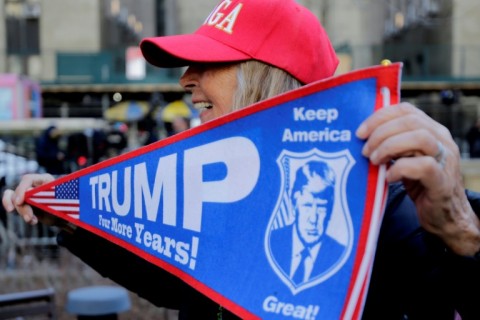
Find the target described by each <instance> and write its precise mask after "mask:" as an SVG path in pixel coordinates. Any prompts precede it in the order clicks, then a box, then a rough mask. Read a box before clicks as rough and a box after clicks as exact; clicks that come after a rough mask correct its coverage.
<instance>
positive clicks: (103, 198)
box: [27, 63, 401, 320]
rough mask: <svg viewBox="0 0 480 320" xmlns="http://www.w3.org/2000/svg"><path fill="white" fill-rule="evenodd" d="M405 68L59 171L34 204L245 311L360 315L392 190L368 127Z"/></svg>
mask: <svg viewBox="0 0 480 320" xmlns="http://www.w3.org/2000/svg"><path fill="white" fill-rule="evenodd" d="M400 74H401V64H398V63H396V64H391V65H389V66H376V67H371V68H366V69H362V70H358V71H354V72H350V73H348V74H345V75H341V76H337V77H334V78H331V79H327V80H324V81H319V82H316V83H313V84H310V85H307V86H305V87H302V88H300V89H297V90H293V91H291V92H288V93H285V94H283V95H280V96H278V97H275V98H272V99H269V100H267V101H263V102H260V103H257V104H255V105H252V106H250V107H248V108H243V109H241V110H238V111H235V112H233V113H230V114H228V115H225V116H223V117H221V118H219V119H216V120H213V121H210V122H208V123H205V124H203V125H200V126H198V127H195V128H192V129H190V130H188V131H185V132H182V133H180V134H177V135H175V136H172V137H169V138H167V139H164V140H161V141H158V142H156V143H154V144H150V145H148V146H146V147H143V148H139V149H137V150H135V151H131V152H129V153H126V154H123V155H120V156H118V157H115V158H112V159H109V160H106V161H104V162H101V163H99V164H96V165H93V166H91V167H88V168H85V169H82V170H79V171H77V172H75V173H72V174H69V175H67V176H64V177H61V178H59V179H57V180H55V181H53V182H51V183H49V184H45V185H43V186H40V187H37V188H34V189H32V190H30V191H29V192H28V193H27V202H28V203H29V204H31V205H33V206H35V207H37V208H39V209H42V210H44V211H46V212H49V213H51V214H53V215H55V216H57V217H60V218H62V219H64V220H66V221H69V222H70V223H72V224H75V225H77V226H79V227H82V228H84V229H87V230H89V231H91V232H93V233H95V234H98V235H100V236H101V237H104V238H106V239H108V240H109V241H111V242H113V243H115V244H117V245H120V246H122V247H124V248H127V249H128V250H130V251H131V252H133V253H134V254H136V255H138V256H140V257H142V258H144V259H145V260H147V261H149V262H150V263H152V264H155V265H156V266H158V267H159V268H162V269H165V270H167V271H168V272H170V273H171V274H172V275H174V276H177V277H179V278H181V279H183V280H184V281H185V282H186V283H188V284H189V285H191V286H192V287H194V288H196V289H197V290H199V291H200V292H202V293H203V294H205V295H206V296H208V297H210V298H211V299H213V300H214V301H216V302H218V303H219V304H221V305H222V306H224V307H225V308H227V309H229V310H231V311H232V312H234V313H235V314H237V315H238V316H239V317H241V318H247V319H284V318H285V319H288V318H295V319H327V320H328V319H359V318H361V314H362V310H363V305H364V301H365V296H366V293H367V291H368V283H369V280H370V273H371V269H372V264H373V257H374V254H375V248H376V241H377V237H378V231H379V227H380V223H381V219H382V215H383V210H384V206H385V201H386V200H385V199H386V192H387V188H386V182H385V176H384V175H385V168H384V167H383V166H380V167H378V166H373V165H371V164H370V162H369V161H368V159H366V158H365V157H363V156H362V154H361V150H362V147H363V144H364V142H363V141H361V140H359V139H358V138H356V136H355V130H356V129H357V128H358V126H359V125H360V123H361V122H362V121H363V120H365V119H366V118H367V117H368V116H370V115H371V114H372V113H373V112H375V111H376V110H377V109H380V108H383V107H385V106H388V105H391V104H395V103H398V101H399V91H400V89H399V87H400V85H399V83H400Z"/></svg>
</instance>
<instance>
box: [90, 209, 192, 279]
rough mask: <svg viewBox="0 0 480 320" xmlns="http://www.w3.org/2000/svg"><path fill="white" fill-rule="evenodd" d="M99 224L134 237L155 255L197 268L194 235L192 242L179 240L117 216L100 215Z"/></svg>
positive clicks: (112, 230) (120, 233) (139, 244)
mask: <svg viewBox="0 0 480 320" xmlns="http://www.w3.org/2000/svg"><path fill="white" fill-rule="evenodd" d="M98 224H99V226H100V227H102V228H103V229H106V230H110V231H111V232H113V233H115V234H117V235H119V236H123V237H126V238H128V239H133V240H134V241H135V243H136V244H137V245H138V246H140V247H143V248H145V249H146V250H147V251H150V252H151V251H153V252H154V253H155V256H158V255H161V256H163V257H165V258H168V259H174V260H175V261H176V262H178V263H180V264H182V265H187V264H188V267H189V268H190V269H192V270H194V269H195V263H196V258H197V252H198V242H199V240H198V237H192V240H191V242H185V241H179V240H178V239H174V238H171V237H168V236H162V235H160V234H159V233H156V232H150V231H148V230H146V229H145V225H144V224H142V223H137V222H136V223H134V228H132V226H131V225H129V224H126V223H122V222H120V221H119V219H118V218H117V217H110V219H108V218H105V217H103V216H102V215H99V216H98Z"/></svg>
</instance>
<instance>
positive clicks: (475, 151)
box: [465, 118, 480, 158]
mask: <svg viewBox="0 0 480 320" xmlns="http://www.w3.org/2000/svg"><path fill="white" fill-rule="evenodd" d="M465 138H466V139H467V142H468V147H469V149H468V150H469V153H470V158H480V118H478V119H477V121H475V123H474V124H473V126H472V127H471V128H470V129H469V130H468V132H467V135H466V137H465Z"/></svg>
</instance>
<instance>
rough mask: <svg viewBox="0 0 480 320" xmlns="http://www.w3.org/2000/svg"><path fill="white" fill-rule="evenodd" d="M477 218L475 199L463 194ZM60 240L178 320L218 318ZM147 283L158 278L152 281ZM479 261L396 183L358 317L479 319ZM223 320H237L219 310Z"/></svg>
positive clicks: (82, 234)
mask: <svg viewBox="0 0 480 320" xmlns="http://www.w3.org/2000/svg"><path fill="white" fill-rule="evenodd" d="M467 195H468V198H469V200H470V203H471V204H472V206H473V208H474V210H475V212H477V214H478V213H480V194H478V193H473V192H467ZM58 240H59V243H60V244H61V245H63V246H65V247H67V248H68V249H69V250H70V251H71V252H72V253H73V254H75V255H77V256H78V257H80V258H81V259H83V260H84V261H85V262H86V263H87V264H89V265H90V266H92V267H93V268H94V269H96V270H97V271H98V272H100V273H101V274H102V275H103V276H105V277H108V278H111V279H112V280H114V281H116V282H117V283H119V284H120V285H122V286H124V287H125V288H127V289H128V290H130V291H132V292H135V293H137V294H138V295H139V296H141V297H143V298H145V299H147V300H149V301H150V302H152V303H153V304H155V305H157V306H163V307H167V308H171V309H178V310H180V319H217V318H218V316H217V313H218V311H219V306H218V304H216V303H214V302H213V301H211V300H209V299H208V298H206V297H205V296H203V295H202V294H200V293H198V292H197V291H195V290H194V289H192V288H191V287H189V286H188V285H186V284H185V283H184V282H183V281H182V280H180V279H178V278H175V277H173V276H171V275H169V274H168V273H167V272H166V271H163V270H161V269H159V268H158V267H156V266H154V265H152V264H150V263H148V262H146V261H145V260H143V259H141V258H139V257H137V256H135V255H133V254H132V253H129V252H128V251H126V250H125V249H123V248H121V247H118V246H116V245H113V244H111V243H109V242H108V241H107V240H104V239H101V238H99V237H97V236H95V235H93V234H91V233H88V232H86V231H83V230H82V229H77V231H76V232H75V234H74V235H69V234H66V233H60V234H59V239H58ZM152 279H158V280H156V281H152ZM479 287H480V261H477V260H475V259H474V258H465V257H459V256H456V255H454V254H452V253H450V252H449V251H448V250H447V249H446V248H445V246H444V245H443V243H442V242H441V241H440V240H439V239H438V238H436V237H434V236H432V235H431V234H428V233H426V232H425V231H424V230H423V229H422V228H421V227H420V224H419V222H418V219H417V215H416V209H415V206H414V204H413V202H412V201H411V200H410V198H408V196H406V193H405V190H404V189H403V187H402V186H401V185H400V184H393V185H391V186H390V187H389V196H388V202H387V208H386V211H385V215H384V219H383V222H382V226H381V230H380V235H379V241H378V245H377V251H376V256H375V261H374V265H373V270H372V276H371V280H370V285H369V289H368V295H367V299H366V302H365V308H364V313H363V317H362V319H364V320H370V319H382V320H384V319H388V320H395V319H399V320H400V319H402V320H405V319H410V320H411V319H421V320H424V319H435V320H442V319H448V320H453V318H454V312H455V310H456V311H457V312H458V313H459V314H460V315H461V316H462V320H469V319H480V308H479V307H478V302H477V301H478V298H479V295H478V294H477V293H476V292H477V290H478V288H479ZM222 319H223V320H227V319H238V318H237V317H235V316H234V315H232V314H230V313H229V312H228V311H226V310H224V311H223V318H222Z"/></svg>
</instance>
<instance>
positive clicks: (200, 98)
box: [180, 64, 238, 123]
mask: <svg viewBox="0 0 480 320" xmlns="http://www.w3.org/2000/svg"><path fill="white" fill-rule="evenodd" d="M237 66H238V65H237V64H198V65H192V66H190V67H189V68H188V69H187V71H185V73H184V74H183V76H182V77H181V78H180V85H181V86H182V87H183V88H184V89H185V90H186V91H188V92H190V93H191V94H192V103H193V106H194V107H195V109H197V110H198V111H199V112H200V120H201V121H202V123H204V122H207V121H210V120H213V119H216V118H218V117H220V116H222V115H224V114H227V113H229V112H231V111H232V104H233V95H234V94H235V90H236V89H237Z"/></svg>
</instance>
